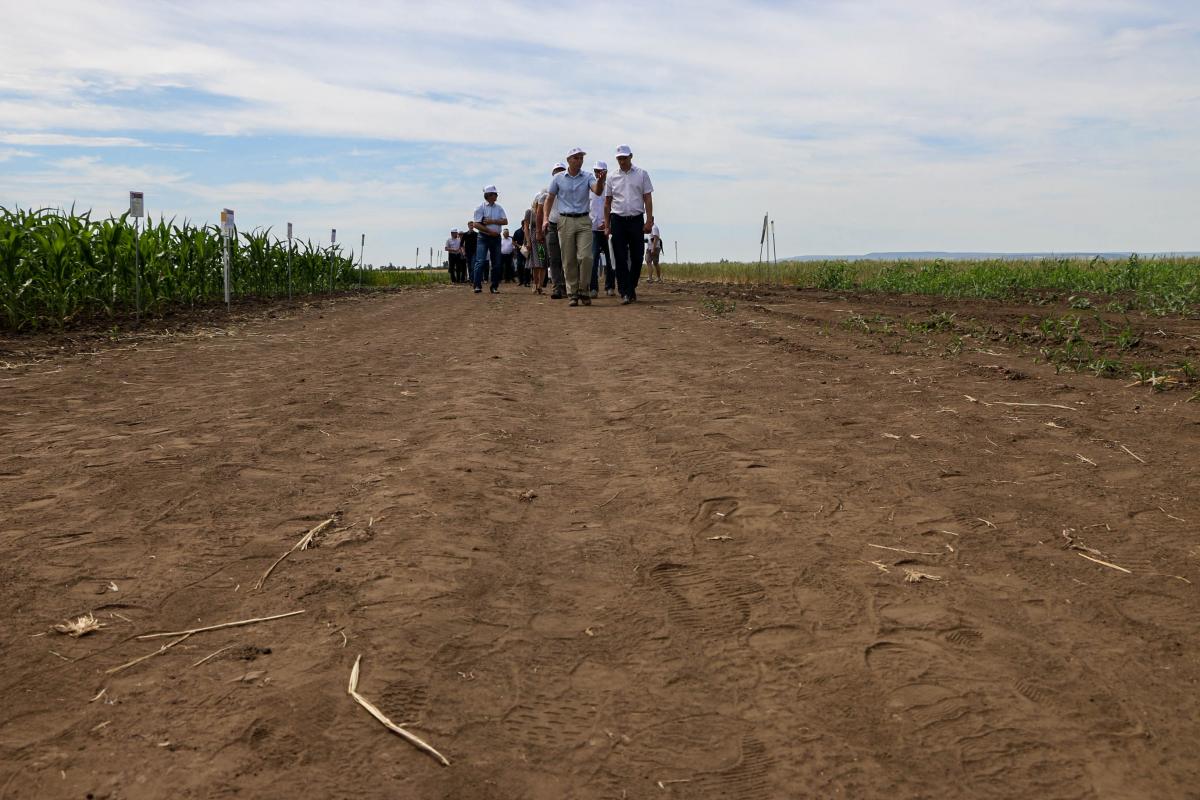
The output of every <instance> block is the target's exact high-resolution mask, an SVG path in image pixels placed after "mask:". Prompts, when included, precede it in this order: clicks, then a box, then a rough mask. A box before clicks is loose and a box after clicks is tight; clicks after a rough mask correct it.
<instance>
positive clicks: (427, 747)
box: [349, 653, 450, 767]
mask: <svg viewBox="0 0 1200 800" xmlns="http://www.w3.org/2000/svg"><path fill="white" fill-rule="evenodd" d="M361 661H362V654H361V653H360V654H359V656H358V658H356V659H354V667H353V669H351V670H350V688H349V693H350V696H351V697H353V698H354V702H356V703H358V704H359V705H360V706H362V707H363V708H365V709H366V710H367V711H368V712H369V713H370V714H371V716H372V717H374V718H375V719H377V720H379V721H380V722H381V723H383V725H384V727H386V728H387V729H388V730H390V731H392V732H393V733H397V734H399V735H400V736H403V737H404V738H405V739H407V740H408V741H409V743H411V744H412V745H413V746H414V747H416V748H417V749H419V750H424V751H425V752H426V753H429V754H430V755H431V756H433V757H434V758H436V759H437V760H438V761H440V762H441V763H442V766H444V767H448V766H450V762H449V760H447V758H446V757H445V756H444V755H442V754H441V753H439V752H438V751H437V750H435V749H434V747H433V745H431V744H428V743H427V742H426V741H425V740H424V739H422V738H421V737H420V736H417V735H416V734H413V733H409V732H408V731H406V730H405V729H404V728H401V727H400V726H399V725H397V724H396V723H394V722H392V721H391V720H390V719H388V718H387V717H385V716H384V715H383V712H382V711H380V710H379V709H378V708H376V707H375V706H374V704H372V703H371V701H370V700H368V699H367V698H365V697H363V696H362V695H361V694H359V693H358V665H359V663H360V662H361Z"/></svg>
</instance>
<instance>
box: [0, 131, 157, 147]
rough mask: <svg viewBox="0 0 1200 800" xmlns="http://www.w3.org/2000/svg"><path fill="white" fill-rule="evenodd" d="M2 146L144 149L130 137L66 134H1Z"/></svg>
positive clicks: (139, 142)
mask: <svg viewBox="0 0 1200 800" xmlns="http://www.w3.org/2000/svg"><path fill="white" fill-rule="evenodd" d="M0 144H21V145H26V146H39V147H144V146H145V144H144V143H143V142H141V141H139V140H138V139H131V138H129V137H128V136H72V135H69V134H64V133H0Z"/></svg>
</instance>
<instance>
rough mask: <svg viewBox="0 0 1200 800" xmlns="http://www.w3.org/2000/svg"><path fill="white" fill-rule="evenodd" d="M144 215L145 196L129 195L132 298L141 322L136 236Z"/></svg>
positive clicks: (140, 265)
mask: <svg viewBox="0 0 1200 800" xmlns="http://www.w3.org/2000/svg"><path fill="white" fill-rule="evenodd" d="M145 215H146V202H145V196H144V195H143V194H142V193H141V192H130V193H129V216H131V217H133V297H134V301H133V302H134V308H136V309H137V321H138V322H141V321H142V264H141V257H142V250H141V237H140V236H139V235H138V227H139V225H138V220H139V219H141V218H142V217H144V216H145Z"/></svg>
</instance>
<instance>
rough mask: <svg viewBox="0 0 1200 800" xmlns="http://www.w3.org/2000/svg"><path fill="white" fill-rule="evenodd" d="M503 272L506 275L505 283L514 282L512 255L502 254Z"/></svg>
mask: <svg viewBox="0 0 1200 800" xmlns="http://www.w3.org/2000/svg"><path fill="white" fill-rule="evenodd" d="M500 263H501V270H500V271H501V272H502V273H503V274H504V282H505V283H512V282H513V257H512V253H501V254H500Z"/></svg>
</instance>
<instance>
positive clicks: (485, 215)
mask: <svg viewBox="0 0 1200 800" xmlns="http://www.w3.org/2000/svg"><path fill="white" fill-rule="evenodd" d="M502 219H505V214H504V208H503V207H501V205H500V204H499V203H480V204H479V208H477V209H475V216H474V220H475V221H476V222H483V223H485V224H486V225H487V229H488V232H489V233H495V234H499V233H500V230H501V226H500V222H499V220H502ZM491 220H497V221H496V222H495V223H493V222H491Z"/></svg>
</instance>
